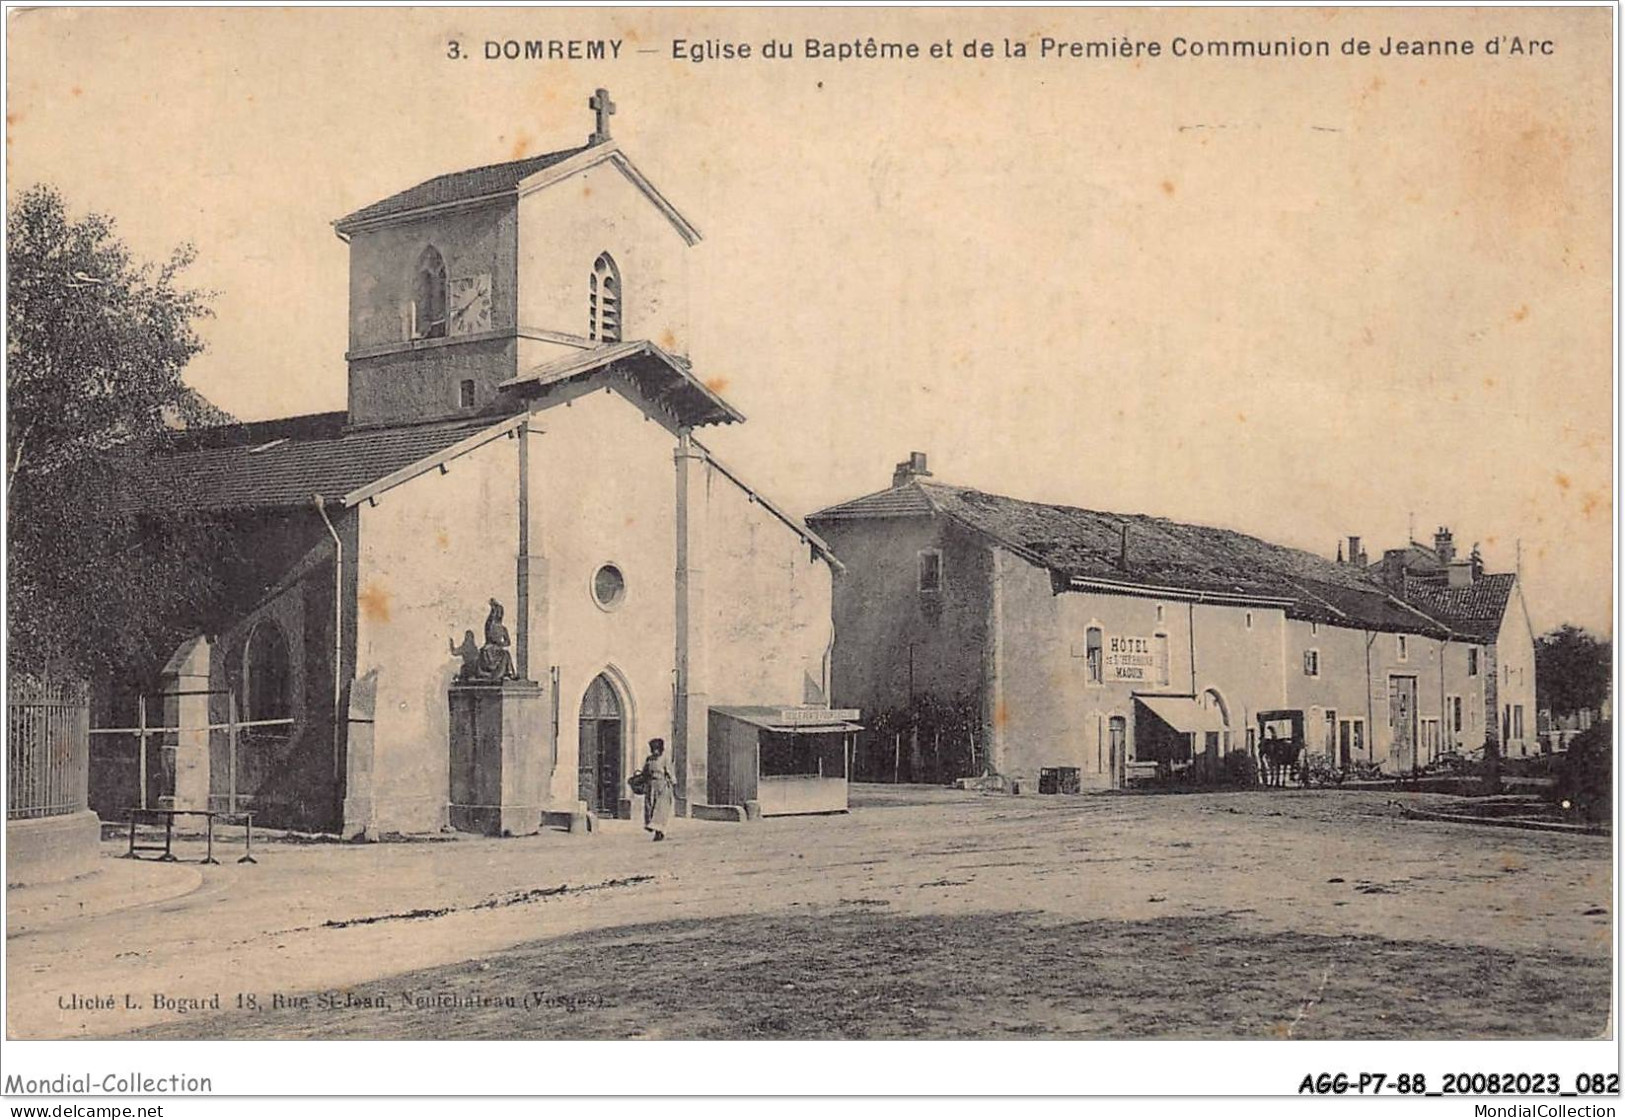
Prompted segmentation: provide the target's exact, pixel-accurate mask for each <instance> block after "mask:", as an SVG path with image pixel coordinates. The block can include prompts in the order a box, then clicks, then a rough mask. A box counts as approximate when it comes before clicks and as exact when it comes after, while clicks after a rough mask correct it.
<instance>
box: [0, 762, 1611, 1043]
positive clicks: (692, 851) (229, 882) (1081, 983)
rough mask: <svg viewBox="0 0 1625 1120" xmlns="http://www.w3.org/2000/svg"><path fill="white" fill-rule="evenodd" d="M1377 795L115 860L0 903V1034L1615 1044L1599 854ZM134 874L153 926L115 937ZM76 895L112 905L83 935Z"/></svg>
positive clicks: (1103, 801)
mask: <svg viewBox="0 0 1625 1120" xmlns="http://www.w3.org/2000/svg"><path fill="white" fill-rule="evenodd" d="M1390 799H1391V795H1387V794H1381V795H1376V794H1360V793H1343V792H1331V793H1321V792H1303V791H1287V792H1282V793H1263V792H1256V793H1240V794H1203V795H1189V796H1112V795H1106V796H1084V797H1019V798H1018V797H1009V796H1003V795H982V794H975V793H956V792H950V791H939V790H921V789H910V788H904V789H901V790H892V789H888V788H886V787H859V788H858V789H856V790H855V792H854V806H855V808H854V812H852V813H851V814H850V815H847V816H838V817H811V818H787V819H779V820H769V821H764V822H758V823H755V824H750V825H732V824H713V823H699V822H678V825H679V827H678V828H677V829H676V830H675V831H674V834H673V836H672V839H671V840H670V841H669V842H668V843H665V844H650V843H649V842H648V840H647V837H646V836H645V834H644V833H643V832H642V831H641V830H639V829H637V828H635V827H634V826H632V825H629V824H625V823H621V822H615V823H613V824H611V825H610V826H609V827H607V828H605V829H603V830H602V831H600V832H599V833H597V834H595V835H592V836H569V835H566V834H563V833H556V832H555V833H547V834H544V835H541V836H536V837H528V838H522V839H511V840H481V839H468V838H459V839H455V840H446V841H440V842H420V843H403V844H382V845H340V844H316V845H296V844H286V843H282V844H278V843H273V844H267V845H265V846H264V848H263V850H262V851H261V852H260V853H259V854H260V855H261V862H260V863H259V864H258V865H253V866H248V865H238V864H234V863H226V864H223V865H222V866H220V867H204V868H202V869H201V870H202V872H203V874H202V875H201V877H200V878H196V879H195V880H189V881H188V883H187V884H184V885H182V884H177V885H176V886H175V888H174V889H175V890H181V889H186V890H188V893H183V894H179V895H178V897H160V896H162V895H164V894H165V891H163V890H162V889H158V888H155V887H154V886H153V884H152V883H151V882H150V881H149V880H150V877H151V876H152V875H153V873H154V870H153V868H152V867H151V866H150V865H140V866H139V867H135V866H133V865H131V864H130V863H129V862H128V861H121V860H116V859H112V858H109V859H108V860H106V861H105V870H104V871H103V872H101V873H100V876H98V877H97V878H98V880H99V882H100V884H101V885H100V886H99V887H98V886H95V885H94V883H92V884H89V885H87V883H86V882H81V883H79V884H74V885H71V886H69V887H66V888H30V889H25V890H21V891H13V892H11V895H10V896H9V897H8V914H9V925H8V950H9V953H8V979H9V988H10V992H9V1004H10V1007H9V1011H10V1017H9V1029H10V1032H11V1033H12V1035H13V1036H15V1037H114V1036H121V1035H125V1034H129V1033H140V1034H142V1035H144V1036H146V1037H187V1038H207V1037H287V1038H311V1037H316V1038H326V1037H378V1038H463V1037H508V1038H513V1037H563V1038H603V1037H633V1036H641V1037H690V1038H693V1037H707V1038H717V1037H724V1038H814V1037H820V1038H823V1037H877V1038H879V1037H919V1038H945V1037H946V1038H952V1037H1091V1038H1103V1037H1112V1038H1121V1037H1147V1036H1151V1037H1160V1036H1174V1037H1198V1038H1215V1037H1231V1038H1248V1037H1287V1036H1290V1037H1322V1038H1324V1037H1367V1038H1383V1037H1461V1036H1464V1035H1465V1036H1468V1037H1501V1038H1507V1037H1513V1038H1529V1037H1570V1038H1573V1037H1593V1036H1595V1035H1597V1034H1600V1033H1601V1032H1603V1031H1604V1030H1605V1029H1606V1025H1607V1024H1606V1015H1607V1008H1608V997H1609V990H1608V989H1609V960H1610V951H1611V941H1610V939H1611V917H1610V914H1609V912H1608V906H1609V895H1610V855H1611V845H1610V842H1609V841H1608V840H1607V839H1604V838H1597V837H1587V836H1567V835H1547V834H1540V833H1528V832H1517V831H1511V830H1503V829H1491V828H1479V827H1472V826H1463V825H1450V824H1438V823H1430V822H1420V821H1414V820H1405V819H1403V818H1402V817H1401V816H1400V815H1399V813H1398V812H1397V810H1396V809H1395V808H1394V807H1393V805H1392V804H1391V803H1390ZM1406 800H1417V801H1420V802H1425V803H1433V804H1437V803H1438V800H1439V799H1437V798H1429V797H1427V796H1425V795H1424V796H1420V797H1416V798H1407V799H1406ZM116 850H117V845H116V844H112V843H110V844H109V856H111V854H112V853H113V852H114V851H116ZM183 854H184V855H195V853H191V852H189V851H188V852H183ZM162 870H163V871H165V872H168V871H173V872H174V873H175V874H176V875H185V874H194V875H195V872H196V870H197V868H195V866H186V867H166V868H164V869H162ZM137 874H139V875H140V876H141V877H142V878H141V883H140V888H141V889H142V890H147V891H150V892H153V898H154V900H153V901H148V902H142V903H140V904H138V905H135V906H130V907H126V908H123V909H116V910H108V909H107V903H106V902H105V896H109V895H116V894H117V893H118V889H119V888H120V886H121V884H122V882H123V879H122V878H121V877H126V878H128V877H132V876H135V875H137ZM53 892H54V893H53ZM75 892H77V893H78V894H79V895H80V896H84V897H81V898H80V899H79V900H78V901H80V902H83V901H84V900H85V897H90V896H92V895H94V896H96V898H102V899H103V901H101V902H97V901H95V900H94V899H93V900H92V902H91V904H90V905H88V906H85V907H80V906H77V905H75V897H74V895H75ZM136 897H140V896H139V895H138V896H136Z"/></svg>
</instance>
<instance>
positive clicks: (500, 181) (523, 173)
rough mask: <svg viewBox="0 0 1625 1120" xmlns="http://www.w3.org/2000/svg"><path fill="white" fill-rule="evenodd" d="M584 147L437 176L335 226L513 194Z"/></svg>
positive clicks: (362, 210) (578, 153) (344, 218)
mask: <svg viewBox="0 0 1625 1120" xmlns="http://www.w3.org/2000/svg"><path fill="white" fill-rule="evenodd" d="M587 147H588V146H587V145H585V144H584V145H582V146H581V147H579V148H568V149H566V150H564V151H561V152H548V153H547V154H546V155H539V156H531V157H529V158H528V159H517V160H513V161H511V162H509V163H493V164H488V165H487V166H485V167H474V168H470V169H469V170H467V171H453V172H452V173H451V174H449V175H439V176H436V177H435V178H433V179H430V180H428V181H427V182H422V183H419V184H418V185H417V186H415V187H411V188H409V189H407V190H404V191H401V192H400V193H399V194H392V195H390V196H389V197H388V198H386V199H382V200H381V201H378V202H374V203H373V204H372V205H370V206H363V207H362V208H361V209H359V210H357V211H356V212H355V213H353V214H348V215H346V216H345V217H343V218H340V219H339V220H338V222H337V223H335V224H336V225H337V226H338V227H339V228H340V229H343V228H344V227H346V226H350V225H354V224H356V223H358V222H365V221H369V220H371V219H373V218H383V217H387V216H389V215H391V214H402V213H405V212H406V211H408V210H417V209H420V208H422V207H425V206H442V205H445V204H446V203H449V202H463V201H466V200H468V199H471V198H483V197H485V196H486V195H493V194H501V193H503V192H506V191H512V190H515V189H516V188H517V187H518V186H519V184H520V182H522V181H523V180H525V179H528V178H530V176H532V175H534V174H536V172H538V171H541V170H543V169H544V168H548V167H552V166H553V165H554V164H555V163H563V162H564V161H565V160H567V159H569V158H570V157H571V156H574V155H580V154H581V153H582V152H584V151H586V150H587Z"/></svg>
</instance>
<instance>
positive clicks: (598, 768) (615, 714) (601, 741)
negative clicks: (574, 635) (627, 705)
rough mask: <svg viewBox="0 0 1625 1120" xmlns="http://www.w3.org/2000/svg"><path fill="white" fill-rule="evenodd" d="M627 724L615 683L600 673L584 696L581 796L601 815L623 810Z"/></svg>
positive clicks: (617, 812) (588, 806) (580, 774)
mask: <svg viewBox="0 0 1625 1120" xmlns="http://www.w3.org/2000/svg"><path fill="white" fill-rule="evenodd" d="M624 726H625V724H624V721H623V719H622V714H621V699H620V697H619V696H617V695H616V693H615V686H614V685H612V684H610V683H609V678H607V677H605V676H604V675H603V674H599V675H598V676H597V677H594V678H593V682H592V684H590V685H588V686H587V692H586V695H585V696H583V697H582V698H581V726H580V732H581V738H580V743H581V758H580V768H579V778H578V796H579V797H580V798H581V800H582V801H584V802H586V803H587V808H588V809H591V810H592V811H593V812H594V813H597V814H598V815H599V816H601V817H613V816H617V815H618V814H619V812H620V804H621V797H622V794H621V781H622V779H621V757H622V755H623V754H624V753H625V751H624V732H623V728H624Z"/></svg>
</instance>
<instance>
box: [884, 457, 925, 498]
mask: <svg viewBox="0 0 1625 1120" xmlns="http://www.w3.org/2000/svg"><path fill="white" fill-rule="evenodd" d="M930 477H931V472H930V471H928V470H926V468H925V452H923V451H910V452H909V453H908V458H907V459H905V460H903V462H901V463H898V464H897V466H895V467H893V468H892V474H891V484H892V489H893V490H895V489H897V488H898V487H899V486H904V485H906V484H908V483H910V482H913V481H914V480H915V479H916V478H930Z"/></svg>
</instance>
